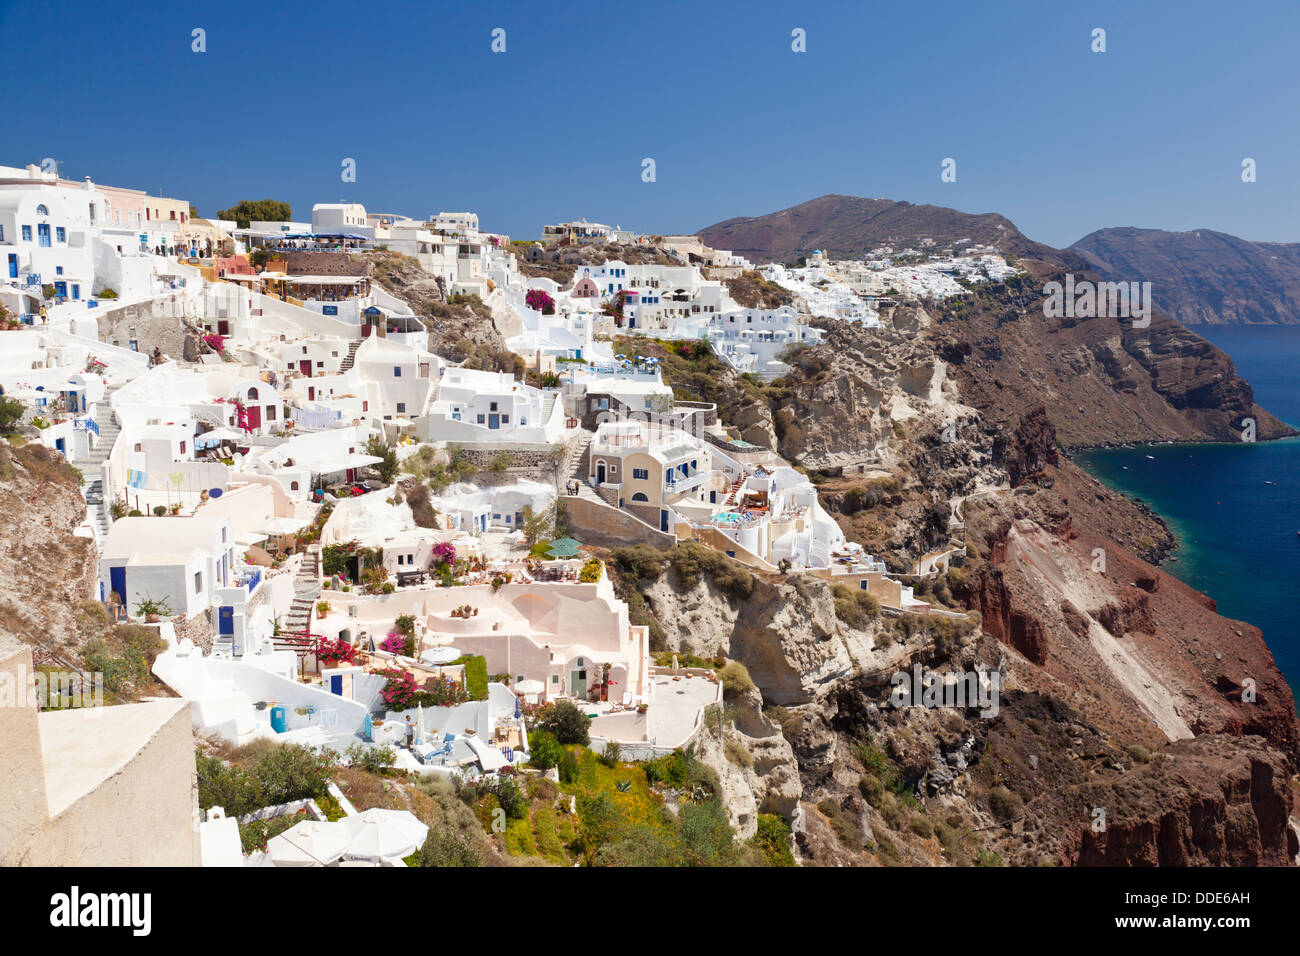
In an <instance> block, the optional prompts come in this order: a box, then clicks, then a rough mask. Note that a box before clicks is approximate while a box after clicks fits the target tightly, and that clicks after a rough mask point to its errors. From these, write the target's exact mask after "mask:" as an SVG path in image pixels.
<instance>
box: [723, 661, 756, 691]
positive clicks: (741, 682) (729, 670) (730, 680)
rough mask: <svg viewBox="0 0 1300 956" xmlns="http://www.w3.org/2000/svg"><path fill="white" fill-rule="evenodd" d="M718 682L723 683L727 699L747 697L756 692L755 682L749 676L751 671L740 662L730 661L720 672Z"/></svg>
mask: <svg viewBox="0 0 1300 956" xmlns="http://www.w3.org/2000/svg"><path fill="white" fill-rule="evenodd" d="M718 680H720V681H721V682H722V692H723V693H724V694H725V695H726V696H727V697H745V696H748V695H749V694H750V693H752V692H753V690H754V681H753V679H752V678H751V677H750V676H749V669H748V668H747V667H745V665H744V664H742V663H740V661H728V662H727V665H726V666H725V667H723V668H722V670H720V671H718Z"/></svg>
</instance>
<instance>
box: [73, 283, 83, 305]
mask: <svg viewBox="0 0 1300 956" xmlns="http://www.w3.org/2000/svg"><path fill="white" fill-rule="evenodd" d="M80 298H81V286H79V285H77V283H75V282H74V283H72V301H73V302H76V301H77V300H78V299H80Z"/></svg>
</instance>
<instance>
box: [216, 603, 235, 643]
mask: <svg viewBox="0 0 1300 956" xmlns="http://www.w3.org/2000/svg"><path fill="white" fill-rule="evenodd" d="M217 633H218V634H220V635H221V636H222V637H233V636H234V634H235V609H234V608H233V607H231V606H230V605H228V604H227V605H223V606H222V607H220V608H218V609H217Z"/></svg>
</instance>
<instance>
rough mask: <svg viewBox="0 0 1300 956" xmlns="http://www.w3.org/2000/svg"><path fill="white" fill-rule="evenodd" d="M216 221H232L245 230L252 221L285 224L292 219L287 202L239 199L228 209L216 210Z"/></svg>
mask: <svg viewBox="0 0 1300 956" xmlns="http://www.w3.org/2000/svg"><path fill="white" fill-rule="evenodd" d="M217 218H218V219H233V220H235V226H236V228H239V229H247V228H248V224H249V223H250V222H252V221H253V220H258V221H259V222H286V221H288V220H290V219H292V218H293V212H292V210H291V209H290V208H289V204H288V203H287V202H280V201H279V200H277V199H241V200H239V202H237V203H235V205H233V206H231V207H230V208H229V209H218V210H217Z"/></svg>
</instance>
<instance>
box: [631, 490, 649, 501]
mask: <svg viewBox="0 0 1300 956" xmlns="http://www.w3.org/2000/svg"><path fill="white" fill-rule="evenodd" d="M632 500H633V501H638V502H640V501H649V500H650V499H649V498H647V497H646V496H645V493H644V492H640V491H638V492H637V493H636V494H634V495H633V496H632Z"/></svg>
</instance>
